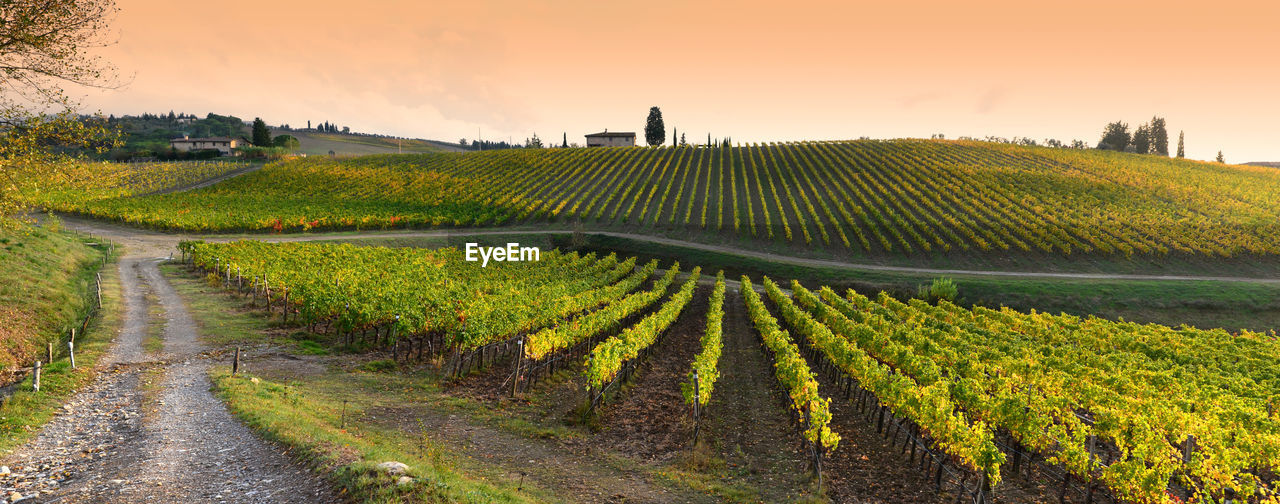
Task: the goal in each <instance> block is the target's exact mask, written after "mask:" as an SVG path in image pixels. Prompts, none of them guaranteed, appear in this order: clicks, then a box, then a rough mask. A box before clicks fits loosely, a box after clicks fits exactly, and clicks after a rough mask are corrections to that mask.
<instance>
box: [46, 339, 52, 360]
mask: <svg viewBox="0 0 1280 504" xmlns="http://www.w3.org/2000/svg"><path fill="white" fill-rule="evenodd" d="M45 357H46V358H45V362H53V342H52V341H50V342H49V352H48V355H46V356H45Z"/></svg>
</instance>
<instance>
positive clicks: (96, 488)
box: [0, 235, 341, 503]
mask: <svg viewBox="0 0 1280 504" xmlns="http://www.w3.org/2000/svg"><path fill="white" fill-rule="evenodd" d="M111 238H113V239H117V241H119V242H122V243H128V244H129V245H130V247H131V248H129V249H128V251H129V254H128V256H126V257H125V258H123V259H122V260H121V261H120V263H119V273H120V279H121V285H122V291H123V293H122V294H123V296H124V301H125V302H124V312H125V313H124V317H123V318H124V323H123V327H122V330H121V332H120V334H119V335H118V337H117V338H116V340H115V342H114V343H113V344H112V347H111V349H110V350H109V351H108V353H107V355H105V356H104V358H103V359H102V364H101V365H102V366H103V367H104V368H105V369H104V370H103V373H102V375H101V376H102V377H101V378H100V379H99V380H98V381H97V382H95V383H94V384H93V385H91V386H90V387H88V388H87V389H86V390H84V391H81V392H80V393H79V394H77V395H76V396H75V397H74V398H72V399H71V400H70V401H69V402H68V403H67V405H66V406H65V407H64V408H63V410H62V411H60V412H59V414H58V415H57V416H56V417H55V418H54V419H53V420H52V421H50V422H49V423H48V424H47V425H46V426H45V427H44V428H43V429H42V430H41V432H40V434H39V435H38V436H37V437H36V438H35V439H34V440H33V441H32V442H30V443H28V444H26V445H25V446H22V447H20V448H19V449H17V450H15V451H14V453H12V454H10V455H9V456H6V457H4V459H3V462H2V463H3V464H5V465H7V466H8V467H9V468H10V469H11V470H12V471H13V474H12V475H10V476H8V477H4V478H0V492H2V493H0V501H2V502H8V501H9V500H13V499H14V498H15V497H16V498H22V501H23V502H60V503H61V502H164V503H169V502H175V503H176V502H228V503H277V502H283V503H292V502H296V503H318V502H341V499H339V498H338V497H337V495H336V494H335V493H334V492H333V490H332V489H331V488H330V487H329V486H328V485H327V484H326V483H325V482H324V481H323V480H322V479H321V478H320V477H318V476H316V475H314V474H311V473H309V472H307V471H306V470H305V469H303V468H302V467H300V466H298V465H297V464H295V463H294V461H293V460H291V459H290V458H289V457H288V456H287V455H285V454H284V453H282V452H281V450H280V449H279V448H277V447H276V446H274V445H271V444H269V443H266V442H264V441H262V440H260V439H258V438H257V437H255V436H254V435H253V433H252V432H250V431H249V429H248V428H246V427H244V426H243V425H241V424H240V423H239V422H238V421H236V420H235V419H234V418H233V417H232V416H231V414H230V413H229V412H228V411H227V409H226V407H225V406H224V405H223V403H222V402H221V401H220V400H218V399H217V398H216V397H214V396H213V394H212V393H211V392H210V391H209V387H210V383H209V378H208V374H207V367H208V362H207V361H205V360H204V359H203V358H202V357H201V355H200V352H201V351H202V350H203V346H202V345H201V343H200V342H199V341H198V340H197V334H196V325H195V323H194V321H192V319H191V316H190V315H189V314H188V313H187V310H186V308H185V306H184V305H183V301H182V299H181V298H179V297H178V295H177V294H176V293H175V292H174V291H173V289H172V287H171V286H170V285H169V283H168V281H167V280H165V279H164V277H162V276H161V275H160V271H159V269H158V268H157V267H156V265H157V264H158V263H159V262H160V260H159V259H157V258H155V257H154V256H155V255H157V254H158V252H159V251H160V248H162V247H163V245H164V244H163V242H149V241H145V240H143V241H139V240H129V239H127V237H125V236H121V235H112V236H111ZM148 291H149V292H150V293H151V294H152V295H153V296H154V299H158V303H159V305H160V307H161V308H162V309H163V313H164V319H165V320H166V321H167V322H166V323H165V325H164V331H163V338H164V350H163V352H161V353H160V354H159V355H149V354H148V353H147V352H146V351H145V350H144V349H143V346H142V340H143V337H144V336H145V335H146V333H147V327H148V305H147V304H148V300H147V297H146V296H145V295H144V293H146V292H148ZM15 493H16V494H15Z"/></svg>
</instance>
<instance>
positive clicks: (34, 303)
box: [0, 223, 102, 384]
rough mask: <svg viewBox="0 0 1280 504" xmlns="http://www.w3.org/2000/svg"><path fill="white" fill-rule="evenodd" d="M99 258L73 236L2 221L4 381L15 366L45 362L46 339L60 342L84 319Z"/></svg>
mask: <svg viewBox="0 0 1280 504" xmlns="http://www.w3.org/2000/svg"><path fill="white" fill-rule="evenodd" d="M101 259H102V253H101V252H100V251H98V250H95V249H94V248H92V247H90V246H88V245H87V244H86V243H85V240H81V239H79V238H76V237H74V236H72V235H68V234H64V233H60V232H54V231H50V230H49V229H46V228H36V227H28V226H26V225H22V224H16V223H0V271H4V272H5V282H3V283H0V342H3V345H2V346H0V384H8V382H9V380H10V378H11V377H12V373H13V371H14V368H16V367H25V366H30V365H31V363H32V362H33V361H35V360H36V359H41V360H45V359H43V358H42V357H41V356H42V355H44V352H43V349H44V348H45V343H46V342H58V343H59V344H61V340H62V339H63V338H65V336H66V334H67V331H68V330H69V328H71V327H74V326H75V325H77V323H78V322H79V321H80V320H82V319H83V317H84V315H85V313H87V311H88V310H89V307H90V301H89V297H88V296H89V292H90V291H91V290H92V288H93V286H94V281H93V280H92V278H93V271H96V270H97V269H98V268H97V266H99V265H100V262H99V261H101ZM59 350H60V349H59Z"/></svg>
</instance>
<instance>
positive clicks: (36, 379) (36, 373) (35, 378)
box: [31, 361, 40, 392]
mask: <svg viewBox="0 0 1280 504" xmlns="http://www.w3.org/2000/svg"><path fill="white" fill-rule="evenodd" d="M32 373H33V374H32V377H31V390H32V391H33V392H39V391H40V361H36V365H35V369H33V370H32Z"/></svg>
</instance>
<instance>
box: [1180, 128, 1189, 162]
mask: <svg viewBox="0 0 1280 504" xmlns="http://www.w3.org/2000/svg"><path fill="white" fill-rule="evenodd" d="M1178 157H1179V158H1184V157H1187V150H1186V149H1185V148H1183V145H1182V132H1181V131H1179V132H1178Z"/></svg>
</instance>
